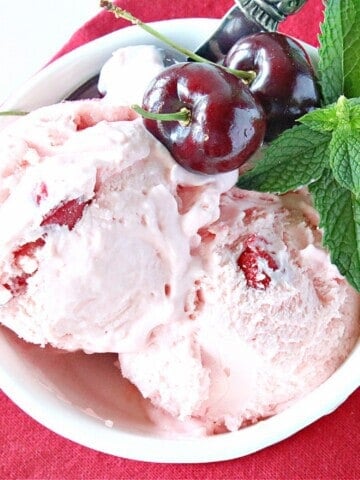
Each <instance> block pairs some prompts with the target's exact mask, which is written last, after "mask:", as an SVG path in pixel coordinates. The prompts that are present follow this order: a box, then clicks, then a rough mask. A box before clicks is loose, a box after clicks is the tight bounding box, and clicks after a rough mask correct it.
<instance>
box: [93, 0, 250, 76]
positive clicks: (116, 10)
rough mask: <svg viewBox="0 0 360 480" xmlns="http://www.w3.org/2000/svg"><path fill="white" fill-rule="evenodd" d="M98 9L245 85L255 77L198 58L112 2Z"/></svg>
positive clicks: (106, 2) (105, 0) (103, 1)
mask: <svg viewBox="0 0 360 480" xmlns="http://www.w3.org/2000/svg"><path fill="white" fill-rule="evenodd" d="M100 7H102V8H104V9H105V10H108V11H109V12H111V13H113V14H114V15H115V17H116V18H122V19H124V20H127V21H128V22H130V23H132V24H133V25H137V26H139V27H140V28H142V29H143V30H144V31H145V32H147V33H149V34H150V35H152V36H153V37H155V38H157V39H158V40H160V41H161V42H163V43H165V44H166V45H169V47H171V48H174V49H175V50H177V51H178V52H180V53H182V54H183V55H185V56H186V57H188V58H191V59H192V60H194V61H195V62H199V63H209V64H210V65H215V66H216V67H220V68H222V69H223V70H226V71H227V72H229V73H232V74H233V75H235V76H236V77H238V78H240V79H241V80H243V81H244V82H246V83H251V82H252V81H253V80H254V78H255V77H256V73H255V72H253V71H248V72H247V71H245V70H236V69H233V68H227V67H224V66H223V65H219V64H217V63H215V62H211V61H210V60H207V59H206V58H203V57H200V55H197V54H196V53H194V52H192V51H191V50H188V49H187V48H184V47H182V46H181V45H179V44H178V43H176V42H173V41H172V40H171V39H170V38H168V37H166V36H165V35H162V34H161V33H160V32H158V31H157V30H155V29H154V28H152V27H151V26H150V25H148V24H146V23H144V22H142V21H141V20H139V19H138V18H136V17H134V16H133V15H132V14H131V13H130V12H128V11H127V10H123V9H122V8H120V7H118V6H116V5H114V3H113V2H110V1H108V0H101V1H100Z"/></svg>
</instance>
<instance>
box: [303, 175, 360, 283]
mask: <svg viewBox="0 0 360 480" xmlns="http://www.w3.org/2000/svg"><path fill="white" fill-rule="evenodd" d="M309 190H310V192H311V193H312V195H313V199H314V204H315V208H316V209H317V211H318V212H319V214H320V227H322V228H323V230H324V237H323V243H324V245H325V246H326V247H328V249H329V251H330V254H331V259H332V261H333V263H334V264H335V265H336V266H337V267H338V269H339V271H340V273H341V274H342V275H344V276H346V278H347V280H348V282H349V283H350V284H351V285H353V286H354V287H355V288H356V289H357V290H359V287H360V284H359V272H360V199H359V198H357V197H356V196H355V195H354V194H352V193H351V192H350V191H349V190H347V189H345V188H343V187H341V186H339V184H338V183H337V182H336V180H335V179H334V176H333V175H332V173H331V171H330V170H329V169H325V170H324V172H323V175H322V176H321V178H320V179H319V180H318V181H316V182H314V183H312V184H311V185H309Z"/></svg>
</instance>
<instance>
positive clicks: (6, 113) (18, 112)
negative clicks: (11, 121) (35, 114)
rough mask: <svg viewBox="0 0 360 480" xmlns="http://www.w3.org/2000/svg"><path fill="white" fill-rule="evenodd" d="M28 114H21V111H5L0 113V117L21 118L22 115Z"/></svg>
mask: <svg viewBox="0 0 360 480" xmlns="http://www.w3.org/2000/svg"><path fill="white" fill-rule="evenodd" d="M28 113H29V112H23V111H21V110H5V111H2V112H1V111H0V115H1V116H11V115H13V116H18V117H19V116H23V115H27V114H28Z"/></svg>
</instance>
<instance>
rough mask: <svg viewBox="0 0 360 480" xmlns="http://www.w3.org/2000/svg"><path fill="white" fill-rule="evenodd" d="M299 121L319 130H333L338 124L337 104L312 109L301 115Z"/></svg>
mask: <svg viewBox="0 0 360 480" xmlns="http://www.w3.org/2000/svg"><path fill="white" fill-rule="evenodd" d="M298 121H299V122H300V123H302V124H303V125H307V126H308V127H309V128H311V129H312V130H316V131H317V132H332V131H333V130H334V129H335V128H336V126H337V124H338V118H337V115H336V104H332V105H329V106H328V107H324V108H317V109H315V110H312V111H311V112H309V113H306V114H305V115H303V116H302V117H300V118H299V119H298Z"/></svg>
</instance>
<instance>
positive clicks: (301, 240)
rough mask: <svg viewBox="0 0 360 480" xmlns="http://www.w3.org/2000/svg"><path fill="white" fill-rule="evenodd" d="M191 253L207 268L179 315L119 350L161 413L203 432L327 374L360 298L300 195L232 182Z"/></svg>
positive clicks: (249, 417)
mask: <svg viewBox="0 0 360 480" xmlns="http://www.w3.org/2000/svg"><path fill="white" fill-rule="evenodd" d="M220 207H221V213H220V217H219V219H218V220H217V221H216V222H214V223H213V224H211V225H210V226H209V227H207V228H204V229H201V231H200V232H199V233H200V235H201V237H202V242H201V244H200V245H199V247H198V248H196V249H195V250H194V251H193V255H194V256H196V257H198V258H201V261H202V264H203V270H202V272H201V276H199V277H198V278H197V279H196V281H195V282H194V286H193V291H192V292H191V293H190V297H189V302H188V311H187V312H185V313H184V315H183V318H182V320H181V321H180V322H177V324H176V322H172V323H170V324H167V325H162V326H160V327H157V328H156V330H155V331H154V332H153V334H152V338H151V339H150V340H149V342H148V344H147V346H146V348H144V349H143V350H141V351H137V352H133V353H127V354H121V355H120V356H119V359H120V365H121V369H122V372H123V374H124V375H125V376H126V377H127V378H129V379H130V380H131V381H132V382H134V383H135V384H136V385H137V386H138V388H139V389H140V391H141V392H142V394H143V395H144V396H145V397H148V398H150V399H151V400H152V402H153V403H154V404H155V405H157V406H158V407H159V408H160V409H162V410H164V411H166V412H169V413H170V414H171V415H173V416H175V417H177V418H179V419H181V420H183V421H186V420H189V419H193V420H197V421H199V422H200V423H201V424H203V425H204V427H205V429H206V431H207V433H214V432H219V431H223V430H226V429H228V430H236V429H238V428H239V427H242V426H244V425H247V424H249V423H254V422H255V421H257V420H259V419H262V418H266V417H268V416H271V415H274V414H276V413H278V412H280V411H281V410H283V409H284V408H285V407H286V406H288V405H289V404H291V403H293V402H294V401H296V400H297V399H298V398H300V397H302V396H304V395H305V394H307V393H308V392H310V391H311V390H312V389H314V388H315V387H316V386H318V385H319V384H320V383H322V382H323V381H325V380H326V379H327V378H328V377H329V376H330V375H331V374H332V373H333V372H334V371H335V370H336V369H337V368H338V366H339V365H340V364H341V363H342V362H343V361H344V360H345V358H346V357H347V355H348V354H349V352H350V351H351V349H352V348H353V347H354V344H355V342H356V339H357V337H358V335H359V321H358V320H359V297H358V294H357V293H355V292H354V290H353V289H352V288H351V287H349V286H348V285H347V283H346V281H345V280H344V279H343V278H342V277H341V276H340V274H339V273H338V271H337V269H336V268H335V266H333V265H332V264H331V262H330V260H329V255H328V254H327V252H325V251H324V249H323V248H322V247H321V233H320V231H319V229H318V228H317V221H318V218H317V214H316V212H315V211H314V209H313V208H312V207H311V205H310V201H309V198H308V196H307V195H306V193H305V192H298V193H294V194H288V195H285V196H283V197H277V196H274V195H264V194H260V193H256V192H245V191H241V190H238V189H236V188H234V189H231V190H230V191H229V192H227V193H225V194H223V195H222V197H221V200H220Z"/></svg>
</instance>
